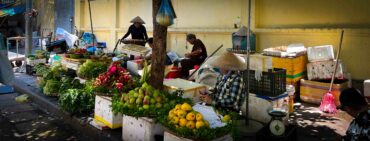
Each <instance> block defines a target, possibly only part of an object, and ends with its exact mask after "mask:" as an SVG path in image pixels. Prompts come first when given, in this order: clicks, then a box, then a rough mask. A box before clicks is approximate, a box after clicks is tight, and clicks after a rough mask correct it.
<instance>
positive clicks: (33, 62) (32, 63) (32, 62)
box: [26, 58, 46, 66]
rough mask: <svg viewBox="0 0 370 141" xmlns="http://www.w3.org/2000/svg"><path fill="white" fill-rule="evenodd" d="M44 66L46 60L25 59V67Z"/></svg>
mask: <svg viewBox="0 0 370 141" xmlns="http://www.w3.org/2000/svg"><path fill="white" fill-rule="evenodd" d="M40 63H41V64H46V59H45V58H44V59H34V60H30V59H28V58H27V59H26V64H27V65H30V66H35V65H37V64H40Z"/></svg>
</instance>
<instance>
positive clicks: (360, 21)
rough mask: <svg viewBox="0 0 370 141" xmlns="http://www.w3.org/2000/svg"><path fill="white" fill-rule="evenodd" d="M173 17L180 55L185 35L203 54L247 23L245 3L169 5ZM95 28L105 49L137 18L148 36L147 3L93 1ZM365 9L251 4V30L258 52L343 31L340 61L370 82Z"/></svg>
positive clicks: (83, 22) (330, 2)
mask: <svg viewBox="0 0 370 141" xmlns="http://www.w3.org/2000/svg"><path fill="white" fill-rule="evenodd" d="M85 1H86V0H84V1H82V2H81V1H79V0H76V26H77V27H78V28H79V29H81V30H85V31H89V30H90V21H89V14H88V9H87V8H88V6H87V2H85ZM172 2H173V5H174V8H175V11H176V14H177V16H178V18H177V19H176V20H175V24H174V25H172V26H171V27H169V34H168V47H167V48H168V50H172V51H176V52H177V53H178V54H180V55H182V54H184V53H185V52H188V51H190V49H191V46H190V45H188V46H189V47H188V49H186V48H185V46H186V41H185V35H186V33H195V34H196V35H197V37H198V38H200V39H201V40H202V41H203V42H204V43H205V45H206V46H207V49H208V52H212V51H213V50H215V49H216V48H217V47H218V46H219V45H220V44H224V49H222V50H221V51H220V53H221V52H224V51H225V49H226V48H230V47H231V33H232V32H234V31H236V29H234V28H233V24H234V22H235V20H236V17H238V16H239V17H241V20H242V24H243V25H246V23H247V7H248V4H247V0H172ZM91 3H92V9H93V20H94V27H95V31H96V33H97V37H98V40H100V41H106V42H107V43H108V46H109V47H110V49H112V48H113V46H114V45H115V42H116V41H117V39H118V38H121V37H122V35H123V34H124V33H125V32H126V31H127V28H128V26H130V23H129V21H130V20H131V19H132V18H133V17H135V16H138V15H139V16H141V17H142V18H143V19H144V21H145V22H146V23H147V24H145V26H146V27H147V30H148V34H149V36H151V35H152V30H153V29H152V27H153V26H152V25H153V24H152V22H153V21H152V3H151V0H95V1H92V2H91ZM368 5H370V1H368V0H356V1H348V0H325V1H323V0H310V1H307V0H253V3H252V13H251V14H252V23H251V24H252V30H253V31H255V32H256V34H257V49H258V50H259V51H261V50H262V49H264V48H267V47H273V46H280V45H287V44H290V43H304V44H305V45H306V46H315V45H324V44H332V45H334V46H335V47H337V45H338V43H339V41H338V40H339V31H340V30H339V29H340V28H345V36H344V42H343V50H342V55H341V58H342V60H343V61H344V63H345V64H346V66H347V69H348V70H349V72H351V73H352V76H353V77H354V78H355V79H369V78H370V65H369V64H368V62H367V60H370V55H369V54H370V40H369V39H370V18H368V17H370V8H367V6H368Z"/></svg>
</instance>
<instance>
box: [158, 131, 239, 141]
mask: <svg viewBox="0 0 370 141" xmlns="http://www.w3.org/2000/svg"><path fill="white" fill-rule="evenodd" d="M164 140H165V141H194V140H192V139H187V138H183V137H178V136H176V135H174V134H172V133H170V132H168V131H165V132H164ZM232 140H233V137H232V136H231V135H230V134H227V135H225V136H222V137H219V138H217V139H213V140H211V141H232Z"/></svg>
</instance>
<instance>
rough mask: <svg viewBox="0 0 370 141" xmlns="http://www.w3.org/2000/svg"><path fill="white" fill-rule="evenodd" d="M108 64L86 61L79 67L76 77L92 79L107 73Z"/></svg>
mask: <svg viewBox="0 0 370 141" xmlns="http://www.w3.org/2000/svg"><path fill="white" fill-rule="evenodd" d="M107 68H108V64H107V63H105V62H93V61H91V60H87V61H86V62H85V63H84V64H82V65H81V66H80V68H79V69H78V71H77V75H78V76H79V77H81V78H84V79H94V78H96V77H98V76H99V74H101V73H104V72H105V71H107Z"/></svg>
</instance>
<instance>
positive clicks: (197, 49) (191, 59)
mask: <svg viewBox="0 0 370 141" xmlns="http://www.w3.org/2000/svg"><path fill="white" fill-rule="evenodd" d="M186 41H188V42H189V43H190V44H191V45H193V49H192V50H191V52H190V53H186V54H185V57H186V59H183V60H181V74H182V76H183V77H184V78H186V77H188V76H189V70H191V69H193V68H194V66H195V65H201V64H202V63H203V62H204V60H205V59H206V58H207V49H206V47H205V46H204V44H203V42H202V41H201V40H199V39H197V38H196V36H195V35H194V34H188V35H186Z"/></svg>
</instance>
